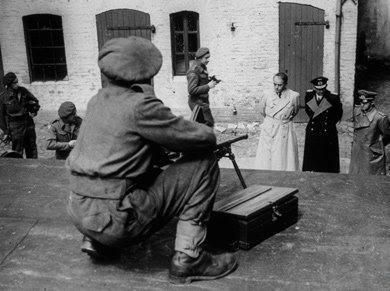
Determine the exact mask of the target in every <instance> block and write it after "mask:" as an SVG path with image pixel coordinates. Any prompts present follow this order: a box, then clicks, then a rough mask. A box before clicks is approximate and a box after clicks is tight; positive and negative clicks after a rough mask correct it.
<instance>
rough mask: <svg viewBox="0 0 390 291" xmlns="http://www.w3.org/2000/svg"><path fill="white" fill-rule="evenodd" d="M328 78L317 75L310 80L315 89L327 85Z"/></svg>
mask: <svg viewBox="0 0 390 291" xmlns="http://www.w3.org/2000/svg"><path fill="white" fill-rule="evenodd" d="M327 82H328V78H326V77H317V78H314V79H313V80H311V81H310V83H312V84H313V86H314V88H316V89H324V88H325V87H326V85H327Z"/></svg>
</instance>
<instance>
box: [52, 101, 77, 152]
mask: <svg viewBox="0 0 390 291" xmlns="http://www.w3.org/2000/svg"><path fill="white" fill-rule="evenodd" d="M58 116H59V118H58V119H56V120H54V121H53V122H52V123H51V125H50V128H49V137H48V138H47V146H46V149H48V150H55V151H56V159H57V160H66V158H67V157H68V156H69V153H70V151H71V150H72V148H73V147H74V146H75V144H76V139H77V136H78V134H79V129H80V126H81V122H82V119H81V117H79V116H77V111H76V106H75V105H74V104H73V103H72V102H70V101H66V102H64V103H62V104H61V105H60V107H59V108H58Z"/></svg>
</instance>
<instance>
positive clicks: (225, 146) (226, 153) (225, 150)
mask: <svg viewBox="0 0 390 291" xmlns="http://www.w3.org/2000/svg"><path fill="white" fill-rule="evenodd" d="M247 138H248V135H247V134H244V135H240V136H238V137H236V138H233V139H230V140H227V141H224V142H222V143H220V144H217V149H216V150H215V151H214V153H215V155H216V156H217V159H218V161H219V160H220V159H221V158H223V157H227V158H229V159H230V160H231V161H232V163H233V167H234V170H236V173H237V176H238V178H239V179H240V182H241V185H242V187H243V188H244V189H245V188H246V184H245V181H244V178H243V177H242V174H241V171H240V168H239V167H238V165H237V162H236V159H235V156H234V154H233V152H232V144H233V143H235V142H237V141H240V140H243V139H247Z"/></svg>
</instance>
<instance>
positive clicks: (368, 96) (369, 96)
mask: <svg viewBox="0 0 390 291" xmlns="http://www.w3.org/2000/svg"><path fill="white" fill-rule="evenodd" d="M357 93H358V96H359V99H360V100H361V101H363V100H367V101H373V100H374V99H375V96H376V95H378V93H377V92H374V91H368V90H359V91H358V92H357Z"/></svg>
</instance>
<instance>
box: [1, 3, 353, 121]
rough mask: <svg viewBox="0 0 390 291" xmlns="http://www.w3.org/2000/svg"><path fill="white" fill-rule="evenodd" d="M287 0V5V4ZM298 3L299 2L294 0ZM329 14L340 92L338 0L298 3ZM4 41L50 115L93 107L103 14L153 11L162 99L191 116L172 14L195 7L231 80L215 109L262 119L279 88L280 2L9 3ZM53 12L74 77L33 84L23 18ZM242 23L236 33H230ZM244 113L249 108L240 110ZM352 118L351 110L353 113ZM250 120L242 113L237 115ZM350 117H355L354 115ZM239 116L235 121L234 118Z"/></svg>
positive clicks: (8, 61) (330, 64)
mask: <svg viewBox="0 0 390 291" xmlns="http://www.w3.org/2000/svg"><path fill="white" fill-rule="evenodd" d="M286 2H287V1H286ZM288 2H292V1H288ZM294 2H296V3H300V4H310V5H313V6H316V7H318V8H321V9H324V10H325V19H326V20H329V22H330V29H326V30H325V35H324V75H326V76H328V77H329V79H330V81H329V88H330V89H332V88H334V71H335V67H334V64H335V60H334V57H335V53H334V52H335V20H336V18H335V9H336V4H335V3H336V1H335V0H311V1H310V0H297V1H294ZM0 5H1V12H0V13H1V15H0V16H1V18H0V43H1V47H2V53H3V63H4V70H5V71H6V72H7V71H11V70H12V71H14V72H16V73H17V75H18V76H19V79H20V80H21V81H22V83H23V85H25V86H26V87H28V88H29V89H30V90H31V91H32V92H33V93H34V94H35V95H36V96H37V97H38V98H39V99H40V101H41V103H42V106H43V107H44V108H45V109H47V110H54V109H56V108H57V107H58V106H59V104H60V103H61V102H63V101H65V100H72V101H74V102H75V103H76V106H77V107H78V108H80V109H81V110H82V109H85V107H86V104H87V101H88V100H89V98H90V97H91V96H92V95H93V94H95V93H96V92H97V90H98V89H99V87H100V74H99V70H98V67H97V63H96V60H97V53H98V49H97V47H98V44H97V34H96V19H95V15H96V14H98V13H101V12H104V11H107V10H111V9H118V8H129V9H136V10H140V11H143V12H146V13H149V14H150V18H151V23H152V24H154V25H155V26H156V30H157V32H156V33H155V34H153V35H152V41H153V42H154V43H155V44H156V45H157V47H159V49H160V50H161V52H162V54H163V58H164V63H163V66H162V69H161V72H160V73H159V74H158V75H157V76H156V78H155V88H156V93H157V95H158V96H159V97H160V98H161V99H162V100H163V101H164V102H165V103H166V104H167V105H168V106H170V107H172V108H173V110H174V111H175V112H176V113H180V114H184V115H188V114H189V110H188V108H187V107H188V106H187V92H186V85H187V84H186V79H185V77H183V76H176V77H173V76H172V65H171V44H170V25H169V14H170V13H174V12H178V11H182V10H189V11H195V12H198V13H199V15H200V18H199V20H200V36H201V40H200V41H201V45H202V46H207V47H209V48H210V50H211V55H212V56H211V62H210V64H209V71H210V73H211V74H215V75H217V76H218V77H220V78H221V79H223V81H224V82H223V83H221V84H220V85H219V86H217V87H216V88H215V90H213V91H212V92H211V106H212V108H213V110H214V111H215V112H216V113H217V114H220V115H221V116H225V117H227V118H229V117H232V115H231V111H232V108H233V106H236V107H237V108H239V114H241V112H242V113H245V114H246V115H245V116H247V117H248V116H250V117H248V118H250V119H253V118H254V119H257V118H258V117H257V114H256V101H257V99H258V98H259V96H260V93H261V91H262V90H264V89H266V88H268V87H269V86H270V85H272V75H273V74H274V73H275V72H277V71H278V49H279V48H278V44H279V39H278V21H279V20H278V18H279V16H278V1H277V0H252V1H239V0H214V1H208V0H198V1H193V0H170V1H164V0H132V1H128V0H111V1H103V0H94V1H88V0H56V1H54V0H51V1H49V0H18V1H12V0H3V1H1V4H0ZM35 13H51V14H57V15H61V16H62V21H63V29H64V39H65V46H66V58H67V65H68V78H67V79H66V80H63V81H59V82H44V83H43V82H34V83H32V84H30V81H29V74H28V65H27V57H26V46H25V42H24V32H23V24H22V16H24V15H29V14H35ZM356 14H357V6H356V5H355V4H353V2H352V1H347V2H346V4H345V5H344V8H343V15H344V17H343V30H342V35H343V38H342V47H341V93H342V100H343V102H344V105H345V108H346V109H347V110H346V112H350V110H349V109H348V108H352V102H353V98H352V93H353V86H354V61H355V53H354V52H355V43H356V18H357V16H356ZM232 22H234V25H235V26H236V31H235V32H232V31H231V30H230V26H231V23H232ZM240 108H242V110H240ZM348 114H349V113H348ZM241 117H242V118H244V116H241V115H239V116H238V117H237V116H236V117H234V118H241ZM347 117H348V116H347ZM232 118H233V117H232Z"/></svg>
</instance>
